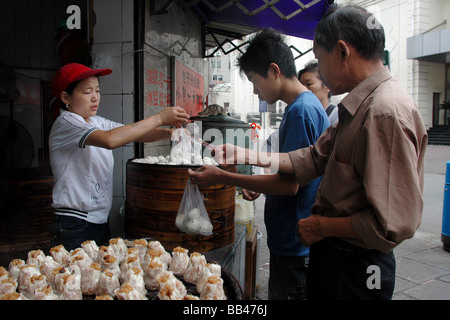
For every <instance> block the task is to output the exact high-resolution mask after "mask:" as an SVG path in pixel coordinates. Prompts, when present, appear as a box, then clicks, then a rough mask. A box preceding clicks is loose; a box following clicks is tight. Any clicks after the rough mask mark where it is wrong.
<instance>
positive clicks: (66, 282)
mask: <svg viewBox="0 0 450 320" xmlns="http://www.w3.org/2000/svg"><path fill="white" fill-rule="evenodd" d="M59 298H60V299H61V300H83V293H82V292H81V276H80V275H79V274H65V275H64V276H63V290H62V292H61V295H60V296H59Z"/></svg>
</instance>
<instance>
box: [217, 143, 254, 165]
mask: <svg viewBox="0 0 450 320" xmlns="http://www.w3.org/2000/svg"><path fill="white" fill-rule="evenodd" d="M246 152H248V150H246V149H244V148H241V147H238V146H235V145H233V144H229V143H227V144H223V145H221V146H217V147H215V148H214V154H213V156H214V159H215V160H216V162H217V163H218V164H220V165H221V166H222V167H225V168H227V167H232V166H235V165H237V164H244V163H245V153H246Z"/></svg>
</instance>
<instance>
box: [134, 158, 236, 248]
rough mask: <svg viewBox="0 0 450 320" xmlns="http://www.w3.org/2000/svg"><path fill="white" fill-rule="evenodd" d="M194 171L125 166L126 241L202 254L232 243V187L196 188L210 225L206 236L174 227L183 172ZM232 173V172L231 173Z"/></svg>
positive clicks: (184, 184)
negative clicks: (138, 240) (140, 240)
mask: <svg viewBox="0 0 450 320" xmlns="http://www.w3.org/2000/svg"><path fill="white" fill-rule="evenodd" d="M188 168H191V169H193V170H195V169H197V168H198V167H193V166H174V165H159V164H146V163H136V162H132V159H130V160H129V161H128V162H127V166H126V200H125V233H126V236H127V237H128V238H142V237H150V238H154V239H158V241H160V242H161V244H163V245H164V247H166V248H167V249H170V250H171V249H173V248H175V247H177V246H182V247H184V248H186V249H188V250H189V251H190V252H193V251H198V252H205V251H210V250H213V249H218V248H222V247H224V246H227V245H229V244H231V243H233V242H234V237H235V229H234V209H235V193H236V188H235V187H234V186H224V185H215V186H211V187H209V188H200V192H201V193H202V195H203V197H204V203H205V207H206V210H207V212H208V215H209V218H210V220H211V223H212V224H213V234H212V235H210V236H203V235H190V234H187V233H184V232H181V231H180V230H179V229H178V228H177V227H176V226H175V219H176V216H177V213H178V208H179V206H180V203H181V199H182V197H183V193H184V189H185V187H186V183H187V181H188V179H189V175H188V171H187V169H188ZM231 170H232V171H236V169H234V168H233V169H231Z"/></svg>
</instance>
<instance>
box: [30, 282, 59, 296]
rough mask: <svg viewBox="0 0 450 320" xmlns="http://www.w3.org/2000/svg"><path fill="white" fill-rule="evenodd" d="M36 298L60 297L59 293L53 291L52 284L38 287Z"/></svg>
mask: <svg viewBox="0 0 450 320" xmlns="http://www.w3.org/2000/svg"><path fill="white" fill-rule="evenodd" d="M34 299H35V300H59V297H58V295H57V294H55V293H54V292H53V289H52V287H51V286H50V285H48V286H46V287H44V288H41V289H37V290H36V291H35V292H34Z"/></svg>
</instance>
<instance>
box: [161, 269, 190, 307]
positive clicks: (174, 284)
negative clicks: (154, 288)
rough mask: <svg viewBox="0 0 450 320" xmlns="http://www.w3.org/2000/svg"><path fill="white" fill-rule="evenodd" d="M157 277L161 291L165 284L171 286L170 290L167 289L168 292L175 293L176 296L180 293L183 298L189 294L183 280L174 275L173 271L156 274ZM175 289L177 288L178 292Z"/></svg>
mask: <svg viewBox="0 0 450 320" xmlns="http://www.w3.org/2000/svg"><path fill="white" fill-rule="evenodd" d="M156 279H157V280H158V282H159V288H160V289H159V291H160V292H161V290H162V289H164V287H165V286H168V287H169V288H171V289H170V290H168V289H166V290H168V291H167V293H168V294H175V296H178V295H180V296H181V297H182V298H183V297H184V296H185V295H186V294H187V290H186V287H185V286H184V284H183V282H181V281H180V280H178V279H177V277H175V276H174V274H173V272H172V271H163V272H161V273H160V274H158V275H157V276H156ZM173 290H176V291H177V292H173ZM175 296H174V297H175ZM173 300H176V299H173Z"/></svg>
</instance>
